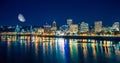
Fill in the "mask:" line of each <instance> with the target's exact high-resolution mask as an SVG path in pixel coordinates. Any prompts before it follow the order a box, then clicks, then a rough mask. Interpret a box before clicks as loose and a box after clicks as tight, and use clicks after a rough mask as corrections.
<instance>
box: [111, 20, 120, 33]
mask: <svg viewBox="0 0 120 63" xmlns="http://www.w3.org/2000/svg"><path fill="white" fill-rule="evenodd" d="M112 27H113V28H114V29H115V31H119V22H114V24H113V26H112Z"/></svg>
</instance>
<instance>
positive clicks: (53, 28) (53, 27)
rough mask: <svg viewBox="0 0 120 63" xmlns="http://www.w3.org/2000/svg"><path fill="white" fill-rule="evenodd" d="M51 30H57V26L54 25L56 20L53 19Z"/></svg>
mask: <svg viewBox="0 0 120 63" xmlns="http://www.w3.org/2000/svg"><path fill="white" fill-rule="evenodd" d="M51 30H52V31H56V30H57V26H56V22H55V21H53V24H52V28H51Z"/></svg>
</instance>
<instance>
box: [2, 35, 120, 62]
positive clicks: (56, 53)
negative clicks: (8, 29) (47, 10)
mask: <svg viewBox="0 0 120 63" xmlns="http://www.w3.org/2000/svg"><path fill="white" fill-rule="evenodd" d="M0 47H1V48H4V49H1V48H0V51H2V53H0V55H1V56H0V58H4V59H5V60H7V61H8V62H11V61H14V62H17V63H20V62H43V63H46V62H47V63H78V62H82V63H89V62H91V63H96V62H97V63H103V62H106V63H109V62H110V63H112V62H116V63H117V62H118V63H119V62H120V60H119V58H120V42H116V41H108V40H93V39H64V38H52V37H51V38H50V37H38V36H1V42H0ZM3 54H4V55H3ZM5 55H6V57H4V56H5ZM113 60H114V61H113Z"/></svg>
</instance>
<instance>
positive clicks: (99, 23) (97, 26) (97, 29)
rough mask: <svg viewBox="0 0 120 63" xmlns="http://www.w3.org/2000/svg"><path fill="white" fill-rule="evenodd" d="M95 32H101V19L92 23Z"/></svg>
mask: <svg viewBox="0 0 120 63" xmlns="http://www.w3.org/2000/svg"><path fill="white" fill-rule="evenodd" d="M94 28H95V32H101V31H102V21H97V22H95V24H94Z"/></svg>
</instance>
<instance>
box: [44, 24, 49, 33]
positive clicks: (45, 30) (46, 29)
mask: <svg viewBox="0 0 120 63" xmlns="http://www.w3.org/2000/svg"><path fill="white" fill-rule="evenodd" d="M50 32H51V26H50V25H48V24H46V25H44V33H50Z"/></svg>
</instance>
